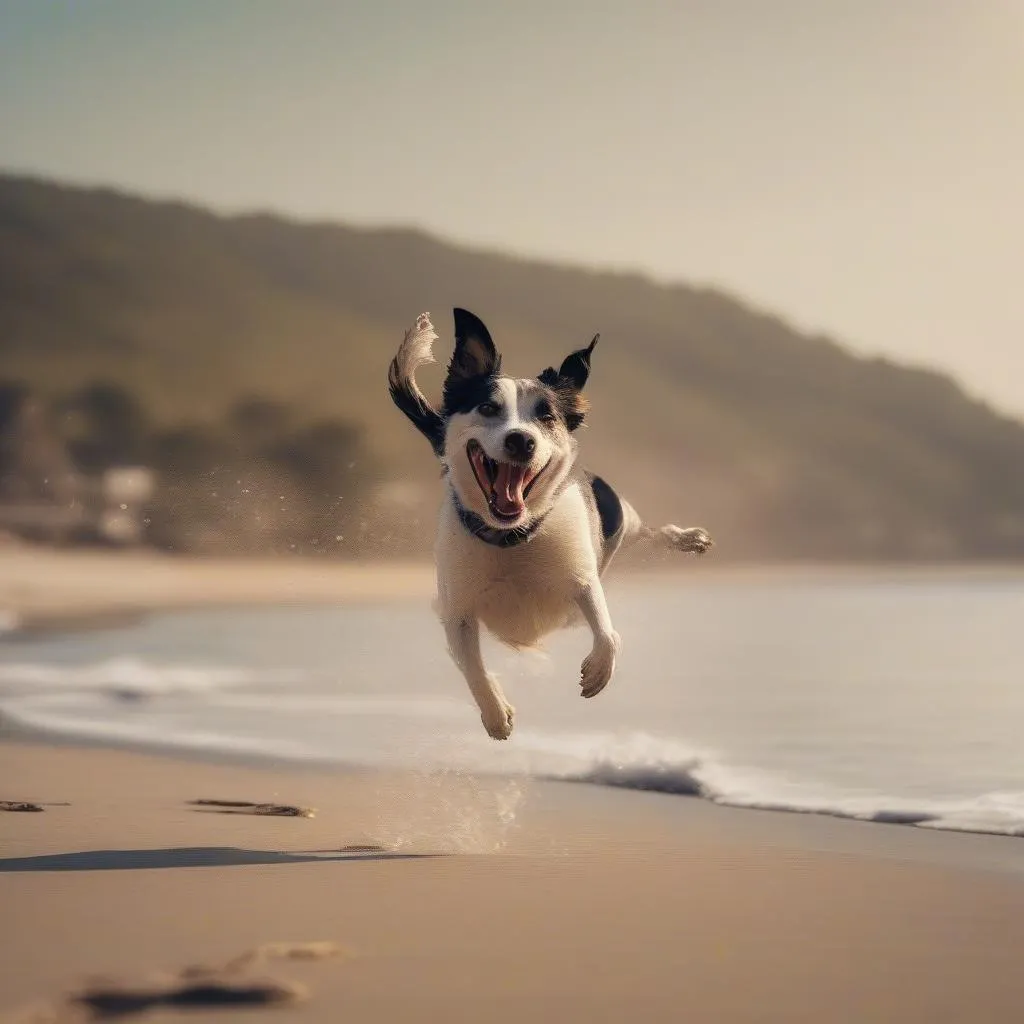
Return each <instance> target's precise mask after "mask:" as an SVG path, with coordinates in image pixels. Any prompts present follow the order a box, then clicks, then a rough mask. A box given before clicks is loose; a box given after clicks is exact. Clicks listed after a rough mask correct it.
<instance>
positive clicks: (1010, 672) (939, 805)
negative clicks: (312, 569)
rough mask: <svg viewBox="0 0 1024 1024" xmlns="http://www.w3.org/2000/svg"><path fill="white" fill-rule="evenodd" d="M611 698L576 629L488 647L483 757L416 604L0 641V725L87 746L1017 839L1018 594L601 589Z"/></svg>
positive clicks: (726, 582) (808, 582)
mask: <svg viewBox="0 0 1024 1024" xmlns="http://www.w3.org/2000/svg"><path fill="white" fill-rule="evenodd" d="M609 601H610V604H611V608H612V613H613V617H614V619H615V622H616V627H617V628H618V630H619V632H620V633H621V634H622V636H623V640H624V648H623V652H622V656H621V660H620V664H619V669H618V672H617V674H616V677H615V679H614V680H613V681H612V683H611V685H610V686H609V688H608V689H607V690H606V691H605V692H604V693H603V694H601V695H600V696H599V697H597V698H596V699H594V700H589V701H586V700H583V699H581V698H580V696H579V689H578V682H577V679H578V670H579V663H580V660H581V659H582V657H583V656H584V655H585V654H586V652H587V650H588V649H589V637H588V634H587V633H586V631H585V630H576V631H571V632H567V633H564V634H559V635H556V636H555V637H553V638H552V639H551V641H550V644H549V647H548V651H547V652H546V653H545V654H544V655H532V654H516V653H513V652H510V651H507V650H505V649H503V648H501V647H499V646H498V645H496V644H492V643H488V644H487V645H486V652H485V653H486V657H487V660H488V663H489V664H490V665H491V666H492V668H493V669H495V670H496V671H497V673H498V674H499V676H500V678H501V679H502V682H503V685H504V687H505V689H506V693H507V694H508V696H509V698H510V699H511V701H512V703H513V704H515V705H516V708H517V726H516V732H515V733H514V735H513V738H512V739H511V740H510V741H509V742H507V743H495V742H493V741H492V740H490V739H488V738H487V736H486V734H485V733H484V731H483V728H482V726H481V725H480V722H479V718H478V715H477V712H476V709H475V707H474V706H473V705H472V703H471V700H470V698H469V694H468V692H467V690H466V688H465V685H464V683H463V682H462V680H461V677H460V676H459V675H458V673H457V672H456V670H455V669H454V667H453V666H452V665H451V663H450V661H449V659H448V657H447V654H446V653H445V650H444V644H443V636H442V632H441V628H440V626H439V624H438V623H437V621H436V619H435V618H434V616H433V614H432V612H431V611H430V609H429V607H428V606H427V604H426V602H422V601H410V602H399V603H391V604H380V605H367V606H359V607H351V606H350V607H338V608H323V607H320V608H287V609H273V608H264V609H256V610H252V609H250V610H218V611H202V612H190V613H178V614H166V615H157V616H154V617H152V618H149V619H147V620H145V621H142V622H139V623H136V624H132V625H127V626H123V627H118V628H111V629H105V630H98V631H92V632H83V633H67V634H63V635H54V636H37V637H31V636H26V637H18V636H17V635H16V634H8V635H7V636H6V638H5V639H4V640H3V642H0V714H3V715H5V716H8V717H9V718H11V719H13V720H15V721H18V722H21V723H23V724H25V725H29V726H37V727H42V728H45V729H47V730H51V731H57V732H60V733H66V734H68V735H70V736H78V737H88V738H91V739H100V740H108V741H122V742H123V741H130V742H132V743H141V744H153V745H159V746H162V747H167V746H171V747H179V748H183V749H191V750H206V751H211V752H213V751H216V752H220V753H224V752H227V753H232V752H234V753H244V754H247V755H255V756H258V757H273V758H283V759H296V760H311V761H330V762H338V763H342V764H350V765H381V766H402V767H412V768H416V769H422V770H425V771H431V770H434V769H449V770H456V771H473V772H486V773H497V774H501V775H511V776H523V775H525V776H540V777H545V778H559V779H571V780H577V781H580V782H585V783H590V784H593V785H606V786H617V787H624V788H627V789H628V788H634V789H642V790H658V791H661V792H665V793H674V794H678V795H679V796H680V797H689V798H694V797H697V798H703V799H708V800H713V801H716V802H719V803H723V804H731V805H736V806H744V807H759V808H776V809H787V810H799V811H807V812H819V813H825V814H835V815H840V816H848V817H856V818H864V819H874V820H885V821H896V822H903V823H906V824H916V825H919V826H921V827H927V828H940V829H955V830H966V831H983V832H995V833H1003V834H1010V835H1024V578H1014V577H1005V578H1000V579H964V578H955V577H951V578H950V579H948V580H940V579H936V578H934V577H927V578H925V577H918V578H913V579H910V578H907V579H903V580H894V579H890V580H887V581H886V580H881V579H879V580H869V579H863V578H858V579H855V580H851V579H850V578H849V577H846V578H839V577H837V578H835V579H831V580H830V579H827V578H821V577H818V578H814V579H791V580H785V579H780V578H778V577H775V578H764V579H760V580H754V581H750V580H739V579H728V578H713V577H709V576H707V575H701V576H695V577H692V578H690V579H689V580H685V581H683V582H681V581H680V580H678V579H674V580H671V581H668V580H666V581H659V582H656V583H651V582H643V583H639V582H618V583H612V585H611V586H610V589H609Z"/></svg>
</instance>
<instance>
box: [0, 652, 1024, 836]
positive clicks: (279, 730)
mask: <svg viewBox="0 0 1024 1024" xmlns="http://www.w3.org/2000/svg"><path fill="white" fill-rule="evenodd" d="M301 678H302V677H301V675H296V674H294V673H288V672H277V671H272V670H259V671H257V670H254V669H250V668H242V667H237V666H230V665H203V664H164V663H159V662H157V661H154V660H152V659H143V658H136V657H118V658H112V659H108V660H104V661H99V662H94V663H89V664H78V665H60V664H51V663H21V664H16V663H8V664H0V709H2V711H3V712H4V713H5V714H6V715H8V716H9V717H10V718H11V719H13V720H17V721H21V722H22V723H23V724H25V725H28V726H31V727H36V728H41V729H45V730H49V731H55V732H60V733H65V734H69V735H76V736H82V737H88V738H91V739H101V740H109V741H113V742H133V743H141V744H151V745H161V746H168V745H169V746H173V747H180V748H182V749H193V750H206V751H210V752H228V753H244V754H249V755H254V756H265V757H276V758H284V759H295V760H299V759H310V758H313V759H317V760H324V759H335V760H347V759H349V758H351V757H353V756H355V757H357V758H358V759H364V760H365V761H367V762H368V763H373V762H374V761H386V762H388V763H390V764H395V763H396V761H397V762H401V761H402V759H403V758H404V759H405V761H406V762H408V766H410V767H414V768H417V769H430V770H434V769H441V770H445V769H448V770H452V771H458V772H470V773H472V772H478V773H485V774H488V775H494V774H502V775H505V776H506V777H511V778H516V777H518V778H520V779H524V778H530V777H533V778H544V779H557V780H563V781H567V782H576V783H581V784H589V785H593V786H605V787H613V788H617V789H625V790H630V789H632V790H641V791H648V792H657V793H664V794H672V795H677V796H689V797H696V798H701V799H705V800H709V801H712V802H714V803H718V804H723V805H729V806H734V807H746V808H758V809H765V810H780V811H791V812H802V813H813V814H826V815H832V816H837V817H844V818H854V819H859V820H865V821H879V822H889V823H894V824H905V825H917V826H921V827H927V828H933V829H945V830H955V831H971V832H991V833H998V834H1003V835H1024V792H1021V791H1016V790H1002V791H996V792H982V793H978V794H976V795H972V796H966V797H960V798H934V797H932V798H929V797H925V798H912V797H908V796H907V795H905V794H900V793H899V786H898V785H895V784H894V785H892V786H891V789H892V792H889V793H886V792H870V791H865V790H856V791H854V790H848V789H843V788H841V787H836V786H828V785H823V784H821V783H817V782H814V781H811V780H807V779H799V778H791V777H786V776H784V775H782V774H780V773H778V772H771V771H765V770H762V769H760V768H758V767H757V766H751V765H740V764H733V763H730V762H729V761H728V760H727V759H725V758H723V757H721V756H720V755H719V754H718V753H717V752H715V751H713V750H709V749H703V748H698V747H696V746H693V745H689V744H687V743H685V742H683V741H681V740H679V739H675V738H671V737H664V736H656V735H652V734H649V733H644V732H634V733H630V734H624V735H623V734H618V733H612V732H601V731H593V732H587V733H580V732H545V731H537V730H530V729H521V730H519V731H518V732H517V733H516V735H515V737H514V738H513V740H512V741H511V742H510V743H508V744H502V745H500V746H498V745H496V744H493V743H492V742H491V741H489V740H487V738H486V737H485V736H484V735H483V733H482V731H481V730H480V729H479V726H478V723H477V721H476V715H475V713H474V712H473V711H472V709H470V708H468V707H467V705H466V702H465V701H463V700H455V699H444V698H424V697H423V696H422V695H418V694H412V693H409V694H402V693H389V694H386V695H365V696H360V695H353V694H351V693H340V692H331V691H326V692H324V691H316V692H309V691H308V690H306V691H303V690H302V688H301V687H298V688H296V687H295V686H293V685H289V686H285V685H282V684H286V683H294V682H295V681H296V680H301ZM261 687H262V688H261ZM165 698H171V699H173V701H174V706H175V707H178V708H185V709H187V710H188V712H189V713H188V714H187V715H179V716H175V715H170V716H168V715H164V714H162V713H161V706H162V704H163V703H164V699H165ZM242 713H244V714H245V716H246V721H247V724H248V728H249V734H248V735H239V734H237V733H234V732H232V724H233V722H234V719H233V718H232V716H233V715H236V714H242ZM214 714H215V715H216V716H217V717H215V718H214V717H210V716H211V715H214ZM328 716H329V718H330V722H331V725H330V726H328V727H327V728H326V730H325V729H324V727H323V721H324V720H325V719H326V718H327V717H328ZM285 718H287V719H288V725H287V726H286V725H285V724H283V723H284V720H285ZM350 720H351V721H350ZM420 720H422V721H423V722H424V723H428V722H429V723H431V724H430V725H427V726H426V727H425V728H424V729H422V730H420V729H418V727H417V725H416V723H417V721H420ZM218 723H219V724H218ZM317 725H320V726H321V729H320V732H319V733H317V732H316V726H317ZM336 726H337V727H339V729H340V728H341V727H343V728H344V730H345V735H347V736H348V737H349V738H350V739H351V738H352V737H357V738H358V743H355V742H349V743H343V742H340V741H338V742H336V741H335V739H334V737H335V732H334V730H335V727H336ZM325 735H326V736H328V737H329V738H328V739H325ZM338 735H339V736H340V735H341V731H339V732H338ZM399 736H401V737H403V739H402V741H401V742H399V741H398V739H397V737H399ZM410 737H412V739H410ZM421 737H422V742H420V738H421ZM896 781H897V782H898V780H896ZM516 792H518V790H517V791H516Z"/></svg>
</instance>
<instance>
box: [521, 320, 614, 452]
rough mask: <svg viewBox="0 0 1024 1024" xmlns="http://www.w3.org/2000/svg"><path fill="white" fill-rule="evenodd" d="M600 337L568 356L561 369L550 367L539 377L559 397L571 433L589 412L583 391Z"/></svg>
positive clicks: (596, 335) (595, 336) (597, 335)
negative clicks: (591, 358) (592, 354)
mask: <svg viewBox="0 0 1024 1024" xmlns="http://www.w3.org/2000/svg"><path fill="white" fill-rule="evenodd" d="M600 337H601V335H600V334H595V335H594V340H593V341H591V343H590V344H589V345H588V346H587V347H586V348H581V349H580V350H579V351H578V352H573V353H572V355H569V356H566V358H565V360H564V361H563V363H562V365H561V367H560V368H559V369H557V370H556V369H555V368H554V367H553V366H549V367H548V368H547V369H546V370H544V372H543V373H541V374H539V375H538V377H537V379H538V380H539V381H540V382H541V384H546V385H547V386H548V387H549V388H551V389H552V390H553V391H554V392H555V394H556V395H557V397H558V403H559V405H560V406H561V409H562V416H563V417H564V419H565V425H566V426H567V427H568V428H569V430H570V432H571V431H573V430H576V428H577V427H579V426H580V425H581V424H582V423H583V418H584V416H585V414H586V411H587V399H586V397H585V396H584V395H583V394H582V391H583V387H584V385H585V384H586V383H587V378H588V377H589V376H590V355H591V353H592V352H593V351H594V346H595V345H596V344H597V342H598V339H599V338H600Z"/></svg>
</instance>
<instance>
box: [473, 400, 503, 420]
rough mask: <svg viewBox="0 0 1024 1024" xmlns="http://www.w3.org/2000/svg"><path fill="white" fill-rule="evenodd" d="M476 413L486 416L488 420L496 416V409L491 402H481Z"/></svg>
mask: <svg viewBox="0 0 1024 1024" xmlns="http://www.w3.org/2000/svg"><path fill="white" fill-rule="evenodd" d="M476 411H477V412H478V413H480V415H481V416H486V417H488V418H490V417H491V416H497V415H498V407H497V406H496V405H495V404H494V403H493V402H481V403H480V405H478V406H477V407H476Z"/></svg>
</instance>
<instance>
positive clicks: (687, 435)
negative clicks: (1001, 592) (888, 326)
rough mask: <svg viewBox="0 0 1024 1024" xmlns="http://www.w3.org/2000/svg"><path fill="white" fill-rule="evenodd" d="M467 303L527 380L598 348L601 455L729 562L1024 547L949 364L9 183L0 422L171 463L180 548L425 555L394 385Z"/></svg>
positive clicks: (1018, 551)
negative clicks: (34, 413) (30, 416)
mask: <svg viewBox="0 0 1024 1024" xmlns="http://www.w3.org/2000/svg"><path fill="white" fill-rule="evenodd" d="M454 305H461V306H465V307H467V308H469V309H472V310H473V311H475V312H476V313H478V314H479V315H480V316H481V317H482V318H483V319H484V320H485V321H486V322H487V324H488V326H489V327H490V328H491V331H492V333H493V335H494V337H495V340H496V341H497V343H498V345H499V347H500V348H504V350H505V367H506V369H507V370H509V371H510V372H512V373H515V374H517V375H524V376H525V375H534V374H536V373H537V372H539V371H540V370H541V369H543V368H544V367H545V366H547V365H549V364H551V363H552V362H556V361H557V360H559V359H560V358H561V357H562V356H563V355H565V354H566V353H567V352H568V351H569V350H570V349H572V348H574V347H578V346H579V345H580V344H581V343H585V342H586V341H587V340H589V338H590V337H591V336H592V335H593V334H594V333H596V332H598V331H599V332H600V333H601V338H602V340H601V344H600V346H599V347H598V350H597V352H596V353H595V358H594V372H593V375H592V377H591V383H590V385H589V386H588V390H589V394H590V398H591V403H592V407H593V413H592V416H591V419H590V423H589V425H588V428H587V430H586V432H585V436H584V437H583V445H584V461H585V462H586V464H587V465H588V466H590V467H592V468H593V469H595V470H597V471H599V472H601V473H602V475H605V476H607V477H608V478H609V479H610V480H612V481H613V482H614V483H616V484H617V485H618V486H620V487H621V489H623V490H624V491H625V493H627V494H628V495H629V496H630V498H631V499H632V500H633V501H634V503H635V504H636V505H637V506H638V507H639V508H640V510H641V511H642V512H643V513H644V514H645V515H646V516H647V517H648V518H650V519H651V520H659V521H661V520H664V521H675V522H680V523H684V524H694V523H700V524H701V525H705V526H707V527H708V528H709V529H710V530H711V532H712V534H713V535H714V536H715V537H716V539H717V541H718V542H719V548H718V551H719V552H720V554H721V556H722V557H750V558H770V559H775V558H779V559H782V558H819V559H967V558H999V557H1001V558H1006V557H1019V556H1021V555H1024V473H1021V472H1020V467H1021V466H1024V425H1022V424H1021V423H1019V422H1017V421H1015V420H1013V419H1010V418H1007V417H1004V416H1000V415H998V414H997V413H996V412H994V411H993V410H992V409H990V408H988V407H987V406H986V405H984V404H983V403H980V402H978V401H975V400H973V399H972V398H970V397H968V396H967V395H966V394H965V393H964V392H963V391H962V390H961V389H960V388H959V387H958V385H957V384H956V383H955V382H954V381H952V380H951V379H949V378H948V377H946V376H943V375H942V374H939V373H935V372H930V371H927V370H921V369H910V368H906V367H902V366H898V365H893V364H892V363H889V362H886V361H884V360H878V359H864V358H857V357H855V356H853V355H851V354H850V353H848V352H847V351H845V350H844V349H843V348H842V347H840V346H839V345H837V344H835V343H833V342H831V341H829V340H827V339H824V338H821V337H808V336H806V335H803V334H800V333H798V332H796V331H794V330H792V329H791V328H790V327H788V326H787V325H786V324H785V323H783V322H781V321H780V320H778V319H776V318H774V317H771V316H767V315H765V314H763V313H760V312H757V311H755V310H752V309H750V308H748V307H747V306H745V305H743V304H742V303H740V302H738V301H736V300H734V299H732V298H730V297H728V296H726V295H723V294H721V293H719V292H715V291H711V290H706V289H697V288H692V287H688V286H685V285H682V284H678V285H672V286H663V285H659V284H656V283H653V282H651V281H649V280H646V279H644V278H643V277H640V276H637V275H632V274H625V273H610V272H597V271H588V270H583V269H576V268H571V267H565V266H558V265H552V264H546V263H541V262H536V261H528V260H523V259H516V258H512V257H509V256H502V255H496V254H492V253H482V252H473V251H469V250H467V249H464V248H458V247H455V246H453V245H450V244H446V243H444V242H442V241H439V240H436V239H434V238H431V237H428V236H426V235H424V234H421V233H418V232H415V231H404V230H362V229H355V228H351V227H344V226H338V225H328V224H297V223H292V222H289V221H286V220H283V219H281V218H277V217H272V216H266V215H251V216H239V217H221V216H215V215H213V214H211V213H208V212H205V211H203V210H200V209H196V208H193V207H190V206H185V205H181V204H177V203H168V202H150V201H145V200H142V199H138V198H133V197H129V196H125V195H121V194H117V193H114V192H111V191H106V190H86V189H78V188H67V187H62V186H58V185H54V184H49V183H44V182H40V181H36V180H29V179H23V178H15V177H2V176H0V378H2V379H3V380H4V381H5V382H6V383H5V390H3V392H2V393H0V431H6V433H7V436H8V438H10V436H12V431H13V430H14V426H13V425H14V424H15V423H16V421H17V410H18V409H19V408H21V403H22V402H23V401H24V400H25V396H26V395H31V396H33V397H34V400H35V401H36V402H41V403H43V405H44V406H45V408H46V410H47V413H46V415H47V417H48V422H49V423H50V424H51V427H52V429H53V431H55V432H56V434H57V435H59V437H60V438H61V439H62V441H63V443H64V444H65V446H66V448H67V450H68V451H69V453H70V455H71V457H72V459H73V461H74V462H75V465H76V466H77V467H78V468H79V469H80V470H81V471H83V472H84V471H92V470H97V469H102V468H103V466H104V465H112V464H118V463H123V462H125V461H128V460H132V461H143V462H146V463H148V464H150V465H152V466H154V467H155V468H156V469H157V471H158V473H159V474H160V476H161V480H162V485H161V486H162V490H161V495H162V497H161V499H160V502H159V505H158V507H157V508H156V509H155V510H154V513H155V514H154V517H153V518H154V521H155V522H157V521H159V522H162V523H163V526H162V527H161V531H162V532H160V531H158V536H157V535H154V536H155V540H154V542H159V543H161V544H164V545H165V546H170V547H179V548H186V549H187V548H191V547H196V548H198V547H202V546H203V545H200V544H199V541H198V540H197V537H198V536H199V535H200V534H202V536H203V537H205V538H207V539H206V541H205V546H206V547H212V548H217V547H218V546H227V547H230V546H231V543H230V542H229V538H231V537H232V536H233V537H234V543H235V545H236V546H239V545H240V547H241V548H242V549H244V550H250V549H257V550H263V549H267V548H272V549H275V550H276V549H279V548H280V549H293V548H294V549H299V550H311V549H318V550H332V551H342V552H346V553H348V552H351V551H353V550H356V549H357V547H353V546H352V544H354V543H355V541H354V540H353V538H356V537H360V536H361V537H363V539H364V540H363V543H364V544H376V545H377V546H378V547H379V548H380V549H381V550H395V551H397V550H400V549H402V550H405V549H415V548H416V547H417V546H423V545H424V541H423V539H422V538H423V537H424V535H425V534H429V530H424V526H425V524H427V523H429V522H431V521H432V519H433V515H434V503H435V498H436V495H435V491H436V488H437V467H436V464H434V463H433V462H432V460H431V457H430V453H429V448H428V446H427V444H426V443H425V442H424V441H423V439H422V438H420V437H419V436H418V435H416V434H415V433H414V432H413V431H412V430H411V428H410V427H409V426H408V424H407V423H406V421H405V420H404V419H403V417H401V416H400V415H399V414H398V413H397V411H396V410H395V409H394V408H393V407H392V406H391V404H390V402H389V400H388V397H387V390H386V370H387V363H388V360H389V359H390V357H391V355H392V354H393V352H394V350H395V348H396V346H397V344H398V342H399V340H400V339H401V336H402V332H403V330H404V329H405V327H406V326H407V325H408V324H409V323H411V321H412V320H413V319H414V317H415V316H416V314H418V313H419V312H421V311H422V310H425V309H429V310H431V311H432V312H433V314H434V320H435V323H436V324H437V325H438V328H439V331H440V332H441V334H442V341H441V342H439V343H438V348H439V351H438V356H439V360H440V361H443V360H444V358H445V356H446V354H447V353H446V352H444V351H441V349H442V348H444V347H446V343H447V341H448V334H449V331H450V328H449V320H448V316H449V310H450V308H451V307H452V306H454ZM433 369H434V373H433V376H432V377H431V376H430V375H429V374H427V376H428V379H429V383H430V384H431V385H433V387H434V388H435V389H437V388H439V386H440V380H441V375H440V369H439V368H433ZM3 396H6V398H4V397H3ZM4 403H6V409H7V412H6V413H5V412H4ZM5 416H6V425H5V420H4V417H5ZM9 468H10V467H9V466H8V469H9ZM2 469H3V466H0V470H2ZM396 480H397V481H402V482H403V484H404V485H405V489H404V492H403V493H404V494H405V495H406V499H405V500H406V503H407V504H406V505H405V506H402V507H398V506H396V507H395V508H391V509H390V510H389V511H387V516H388V517H390V518H386V517H385V511H386V510H385V509H384V507H383V506H381V505H380V504H379V503H378V504H374V503H373V502H374V501H376V500H377V499H376V498H374V496H375V495H376V496H379V495H381V494H386V493H387V488H386V487H385V488H384V489H383V490H382V487H383V485H385V484H387V483H388V481H396ZM249 483H251V484H252V486H246V485H247V484H249ZM409 494H412V495H413V499H412V500H410V499H409V498H408V495H409ZM282 495H288V497H287V498H285V497H281V496H282ZM399 505H401V503H399ZM300 510H301V513H300ZM257 512H258V513H259V515H258V516H257ZM254 516H257V518H259V517H262V519H261V522H262V523H263V524H264V527H263V528H261V529H253V530H252V531H250V532H246V531H245V530H243V529H242V528H241V526H240V525H239V524H240V523H242V522H243V521H245V522H251V521H253V517H254ZM271 521H273V525H272V527H271V526H268V525H267V524H268V523H270V522H271ZM384 521H386V522H387V523H388V526H387V529H379V528H378V527H379V524H380V523H381V522H384ZM417 521H418V522H419V524H420V525H419V528H418V529H417V527H416V524H417ZM184 522H189V523H192V524H195V523H196V522H200V523H202V524H205V525H204V526H203V528H202V530H199V529H198V527H197V528H196V529H193V530H192V532H191V539H189V536H188V535H186V534H187V531H184V532H183V529H182V528H181V525H180V524H181V523H184ZM232 522H234V524H235V525H234V526H232V525H231V524H232ZM176 524H177V525H176ZM232 531H234V532H232ZM338 538H348V539H349V540H339V539H338ZM243 539H244V542H243ZM427 543H428V541H427Z"/></svg>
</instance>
